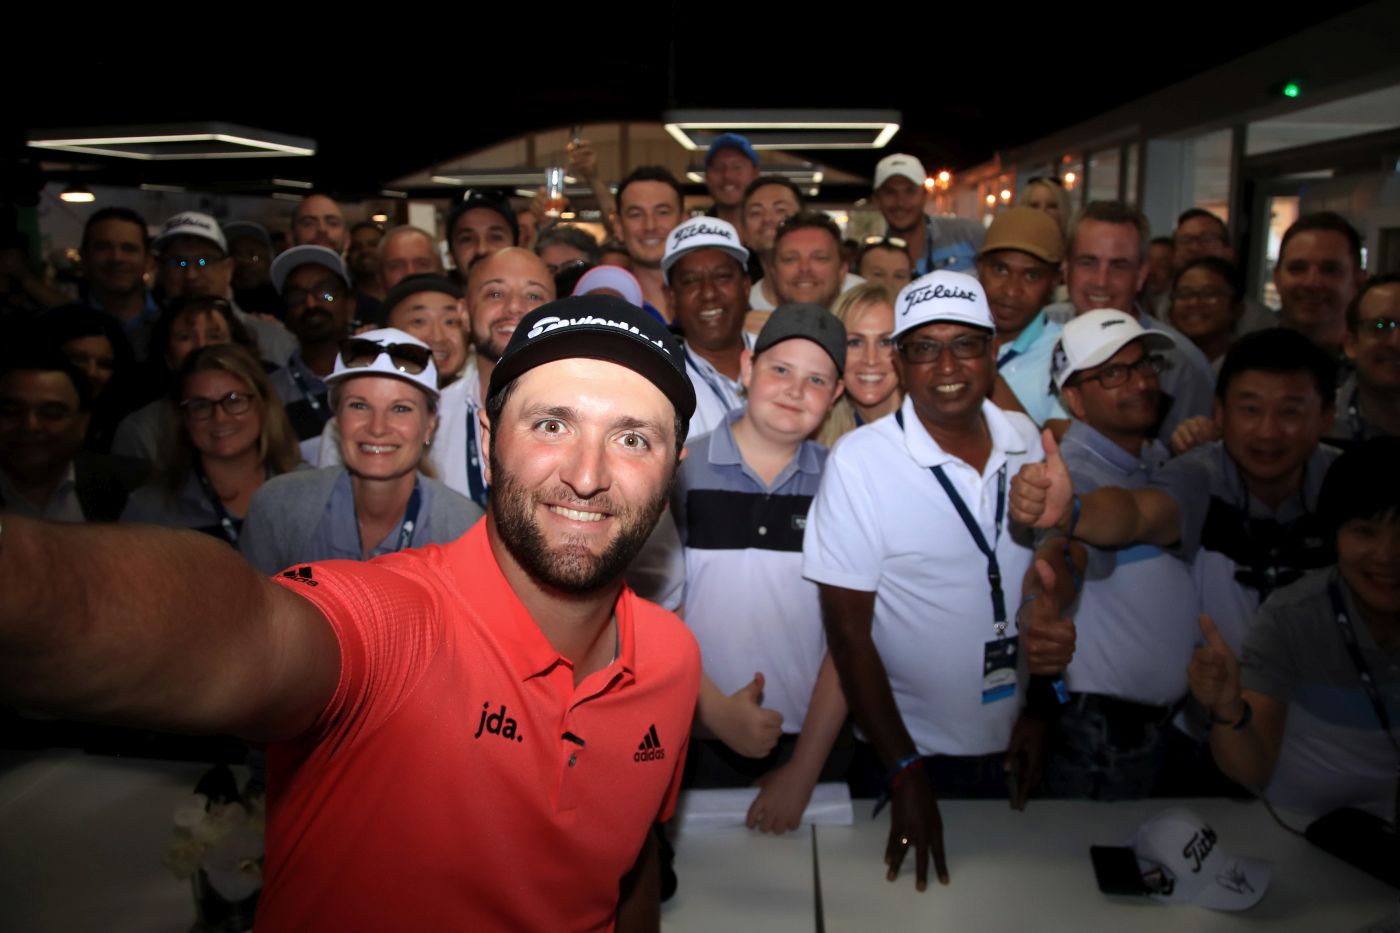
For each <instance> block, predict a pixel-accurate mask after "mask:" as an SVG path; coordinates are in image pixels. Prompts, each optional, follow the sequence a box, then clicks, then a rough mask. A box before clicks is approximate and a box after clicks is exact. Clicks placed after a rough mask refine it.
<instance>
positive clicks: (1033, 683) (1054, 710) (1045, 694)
mask: <svg viewBox="0 0 1400 933" xmlns="http://www.w3.org/2000/svg"><path fill="white" fill-rule="evenodd" d="M1055 680H1056V678H1055V677H1051V676H1048V675H1046V674H1032V675H1031V676H1030V682H1029V683H1027V684H1026V706H1025V709H1023V710H1022V711H1021V712H1022V714H1023V715H1025V716H1028V717H1030V718H1031V719H1037V720H1040V721H1041V722H1050V721H1052V720H1055V719H1059V718H1060V713H1061V711H1063V710H1064V704H1063V703H1061V702H1060V698H1059V695H1058V694H1057V693H1056V692H1055Z"/></svg>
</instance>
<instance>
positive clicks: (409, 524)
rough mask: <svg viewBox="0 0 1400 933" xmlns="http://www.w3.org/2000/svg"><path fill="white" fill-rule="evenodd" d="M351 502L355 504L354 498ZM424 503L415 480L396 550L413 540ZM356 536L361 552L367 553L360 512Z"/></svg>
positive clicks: (356, 522)
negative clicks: (420, 509) (420, 508)
mask: <svg viewBox="0 0 1400 933" xmlns="http://www.w3.org/2000/svg"><path fill="white" fill-rule="evenodd" d="M350 504H351V505H352V506H353V505H354V504H355V503H354V500H353V499H352V500H351V503H350ZM422 504H423V497H422V495H421V494H420V493H419V491H418V484H417V483H416V482H415V483H414V484H413V492H412V493H410V494H409V497H408V508H406V509H404V511H403V522H402V523H400V525H399V538H398V543H397V544H395V545H394V550H395V551H402V550H403V549H404V548H406V547H408V545H409V542H411V541H412V540H413V530H414V529H415V528H417V527H418V509H419V507H420V506H421V505H422ZM355 537H356V538H357V539H359V552H360V553H361V554H363V553H365V542H364V539H363V538H361V537H360V518H359V514H358V512H357V513H356V516H355Z"/></svg>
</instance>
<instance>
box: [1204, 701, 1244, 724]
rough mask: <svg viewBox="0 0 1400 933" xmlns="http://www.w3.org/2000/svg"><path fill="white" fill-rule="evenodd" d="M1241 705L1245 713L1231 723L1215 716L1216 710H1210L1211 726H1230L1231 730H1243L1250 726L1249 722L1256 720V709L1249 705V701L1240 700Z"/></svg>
mask: <svg viewBox="0 0 1400 933" xmlns="http://www.w3.org/2000/svg"><path fill="white" fill-rule="evenodd" d="M1240 704H1241V705H1243V706H1244V712H1242V713H1240V718H1239V719H1237V720H1235V721H1234V722H1231V721H1230V720H1228V719H1220V718H1218V717H1217V716H1216V715H1215V710H1208V712H1209V713H1210V724H1211V725H1212V726H1229V727H1230V728H1231V729H1243V728H1244V727H1245V726H1247V725H1249V721H1250V720H1251V719H1253V718H1254V707H1252V706H1250V705H1249V701H1248V700H1246V699H1244V698H1243V697H1241V698H1240Z"/></svg>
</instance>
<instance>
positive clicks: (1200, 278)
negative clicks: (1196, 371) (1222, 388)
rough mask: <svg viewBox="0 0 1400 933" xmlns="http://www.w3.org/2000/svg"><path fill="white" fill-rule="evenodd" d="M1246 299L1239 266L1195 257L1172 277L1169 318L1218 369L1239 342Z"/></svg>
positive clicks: (1219, 260)
mask: <svg viewBox="0 0 1400 933" xmlns="http://www.w3.org/2000/svg"><path fill="white" fill-rule="evenodd" d="M1242 299H1243V296H1242V295H1241V293H1240V287H1239V283H1238V277H1237V276H1236V274H1235V267H1234V266H1232V265H1230V264H1229V263H1228V262H1226V261H1225V260H1223V259H1217V258H1216V257H1214V256H1206V257H1203V258H1201V259H1193V260H1191V261H1190V262H1188V263H1187V264H1186V265H1184V266H1182V267H1181V271H1180V272H1178V273H1177V274H1176V278H1175V279H1173V280H1172V290H1171V305H1170V306H1169V308H1168V312H1167V317H1168V320H1169V321H1170V322H1171V325H1172V326H1173V327H1175V328H1176V329H1177V330H1179V331H1181V332H1182V333H1183V334H1185V335H1186V336H1187V337H1189V338H1190V339H1191V342H1192V343H1194V344H1195V345H1196V346H1197V347H1199V348H1200V350H1201V352H1202V353H1204V354H1205V355H1206V359H1208V360H1210V362H1211V365H1212V366H1214V367H1215V371H1216V372H1219V371H1220V364H1221V363H1222V362H1224V360H1225V351H1227V350H1229V349H1230V344H1232V343H1234V342H1235V329H1236V327H1237V326H1238V325H1239V322H1240V317H1241V315H1243V314H1244V303H1243V300H1242Z"/></svg>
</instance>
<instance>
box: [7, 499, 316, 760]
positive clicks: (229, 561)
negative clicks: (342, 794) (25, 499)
mask: <svg viewBox="0 0 1400 933" xmlns="http://www.w3.org/2000/svg"><path fill="white" fill-rule="evenodd" d="M3 522H4V524H3V530H0V700H3V701H4V702H8V703H12V704H14V705H17V706H21V707H25V708H30V709H39V710H44V711H47V712H52V713H55V714H58V715H63V716H69V717H73V718H84V719H94V720H102V721H108V722H118V723H124V724H129V725H139V726H146V727H149V728H155V729H163V730H170V731H180V732H222V733H227V734H232V735H239V736H242V737H244V738H249V739H254V740H265V741H271V740H277V739H285V738H291V737H293V736H296V735H299V734H300V733H302V732H304V731H305V730H306V729H307V728H308V727H310V726H311V724H312V723H313V722H314V721H315V719H316V717H317V715H319V714H320V712H321V710H322V709H323V708H324V707H325V705H326V703H327V702H329V700H330V697H331V695H332V693H333V691H334V690H335V685H336V681H337V678H338V677H339V674H340V654H339V649H338V645H337V642H336V638H335V634H334V633H333V631H332V630H331V628H330V625H329V624H328V623H327V622H326V620H325V618H324V617H323V616H322V615H321V613H320V611H319V610H317V609H316V608H315V607H314V606H313V605H312V604H311V603H310V602H308V601H307V600H305V599H302V598H300V597H298V596H297V595H296V594H294V593H292V592H290V591H287V590H285V589H283V588H282V587H280V586H278V585H276V584H274V583H271V582H269V581H268V580H266V579H265V578H263V577H262V576H260V575H259V574H258V573H257V571H255V570H254V569H253V568H252V567H250V566H248V564H247V563H246V562H244V560H243V559H242V558H241V557H239V556H238V555H237V554H236V553H234V552H233V551H232V550H230V549H229V548H228V546H227V545H225V544H223V543H222V542H219V541H216V540H214V539H213V538H211V537H209V536H207V535H202V534H198V533H196V532H189V531H170V530H166V529H155V528H143V527H132V526H115V525H114V526H91V525H87V526H81V525H60V524H52V523H48V522H35V521H28V520H24V519H20V518H16V517H13V516H6V517H5V518H4V519H3Z"/></svg>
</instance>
